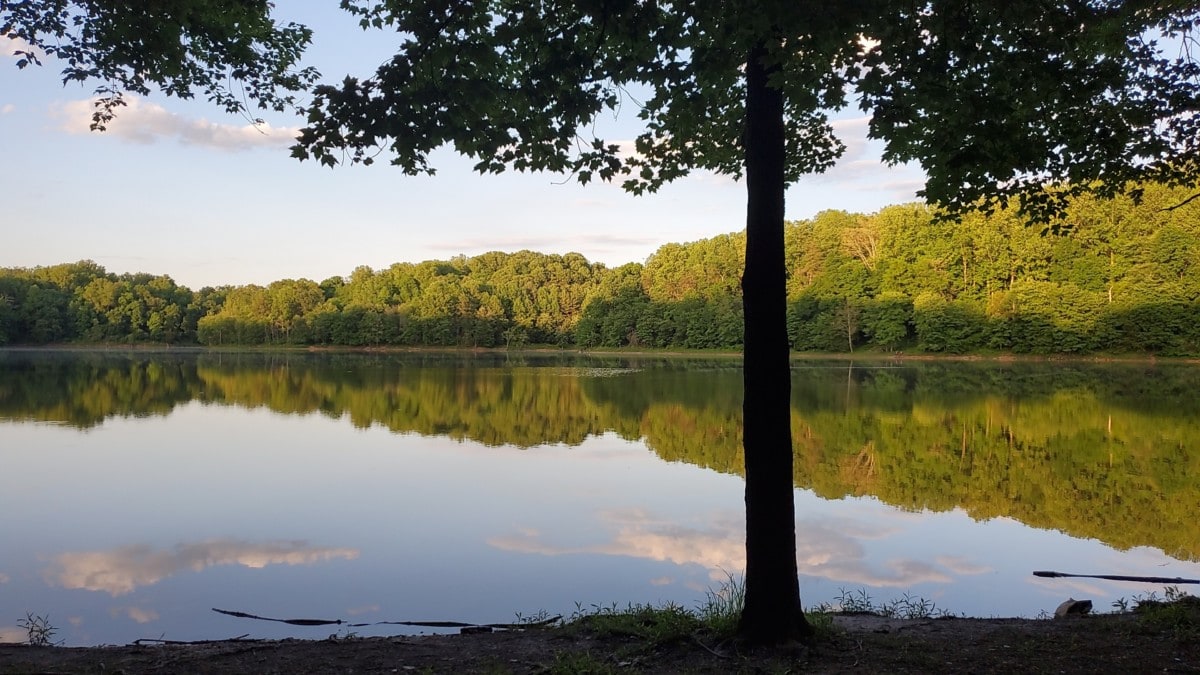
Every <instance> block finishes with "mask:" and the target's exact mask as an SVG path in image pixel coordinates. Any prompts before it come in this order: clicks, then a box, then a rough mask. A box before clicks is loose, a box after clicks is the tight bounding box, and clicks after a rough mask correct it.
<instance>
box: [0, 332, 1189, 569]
mask: <svg viewBox="0 0 1200 675" xmlns="http://www.w3.org/2000/svg"><path fill="white" fill-rule="evenodd" d="M547 360H548V359H542V360H540V361H526V360H524V359H523V358H522V357H514V358H513V359H511V360H507V361H505V360H496V361H493V362H487V361H486V359H479V358H472V359H464V360H456V359H454V358H453V357H431V356H427V357H424V358H418V359H413V358H408V359H399V358H395V357H388V356H360V355H340V354H329V355H308V354H244V353H234V354H229V353H221V352H217V353H212V354H177V355H174V356H172V355H169V354H155V355H147V354H143V353H139V352H121V353H118V354H116V355H114V354H112V353H95V352H91V353H85V354H57V353H56V354H43V355H36V357H30V356H29V355H25V356H14V355H12V354H10V355H8V357H7V358H6V357H5V356H4V355H2V354H0V420H40V421H49V422H56V423H61V424H68V425H71V426H74V427H77V428H85V429H86V428H92V427H95V426H97V425H99V424H102V423H104V421H105V420H107V419H110V418H112V417H121V416H146V415H166V414H168V413H170V412H171V411H172V410H173V409H175V407H176V406H179V405H182V404H185V403H187V402H188V401H200V402H202V403H204V404H206V405H233V406H239V407H247V408H258V407H262V408H266V409H269V410H272V411H274V412H278V413H285V414H297V413H299V414H322V415H327V416H329V417H332V418H337V419H342V418H346V419H349V420H350V421H352V422H353V423H354V424H355V425H356V426H359V427H364V428H365V427H369V426H373V425H378V426H381V427H385V428H387V429H389V430H391V431H394V432H397V433H418V434H422V435H429V436H435V435H436V436H448V437H451V438H456V439H469V440H472V441H476V442H480V443H484V444H487V445H491V446H500V445H507V446H516V447H533V446H539V445H547V444H562V443H565V444H571V445H574V444H578V443H582V442H583V441H584V440H585V439H587V438H588V437H592V436H596V435H600V434H604V433H616V434H618V435H619V436H621V437H623V438H626V439H629V440H636V441H643V442H645V444H646V445H647V447H649V448H650V449H651V450H653V451H654V452H655V453H657V454H658V455H659V456H660V457H662V458H663V459H665V460H667V461H682V462H687V463H690V464H695V465H699V466H703V467H707V468H710V469H714V470H717V471H721V472H725V473H732V474H741V473H742V472H743V470H744V466H743V461H742V457H743V453H742V439H741V428H742V425H741V371H740V369H739V368H737V367H736V366H735V365H734V364H732V363H729V364H721V363H713V362H701V361H694V360H682V359H680V360H668V361H658V360H652V359H641V360H620V361H615V360H607V361H606V360H598V359H588V360H583V359H582V358H577V359H570V358H569V357H563V358H562V359H561V360H551V361H550V362H549V363H547V362H546V361H547ZM525 365H529V366H538V367H525ZM1197 392H1200V369H1197V368H1194V367H1188V366H1173V365H1158V366H1155V365H1149V364H1108V365H1105V366H1102V367H1098V366H1092V365H1088V364H1074V365H1072V364H1059V365H1057V366H1055V367H1054V368H1052V369H1048V368H1045V367H1044V366H1042V365H1040V364H1029V363H1015V364H980V363H975V364H972V363H921V364H916V365H910V366H905V367H890V366H876V367H867V368H863V367H856V366H851V365H848V364H842V365H838V366H835V367H828V366H823V365H821V364H814V365H813V367H807V368H804V369H797V370H796V371H795V372H794V376H793V392H792V419H793V438H794V451H795V466H794V472H795V475H794V483H795V485H796V486H797V487H800V488H804V489H810V490H812V491H814V492H815V493H816V494H817V495H820V496H822V497H825V498H829V499H838V498H842V497H845V496H851V495H854V496H861V495H870V496H874V497H876V498H878V499H880V500H882V501H884V502H886V503H888V504H892V505H895V506H898V507H900V508H904V509H912V510H915V511H920V510H925V509H929V510H934V511H946V510H952V509H963V510H964V511H965V512H966V513H968V514H969V515H970V516H971V517H973V518H976V519H989V518H997V517H1009V518H1014V519H1017V520H1019V521H1021V522H1023V523H1026V524H1028V525H1031V526H1034V527H1039V528H1050V529H1057V530H1061V531H1063V532H1067V533H1069V534H1071V535H1072V536H1076V537H1091V538H1096V539H1099V540H1101V541H1104V542H1106V543H1108V544H1110V545H1113V546H1116V547H1118V548H1128V547H1132V546H1154V547H1156V548H1159V549H1161V550H1163V551H1165V552H1166V553H1168V554H1169V555H1172V556H1174V557H1178V558H1181V559H1187V560H1197V559H1200V537H1197V523H1200V484H1198V483H1197V482H1196V481H1195V480H1194V479H1193V478H1192V477H1194V476H1195V475H1196V474H1197V472H1198V471H1200V453H1197V452H1195V448H1196V447H1197V445H1200V419H1197V417H1196V416H1195V414H1194V411H1195V410H1196V408H1197V405H1198V402H1197V399H1198V398H1200V394H1198V393H1197Z"/></svg>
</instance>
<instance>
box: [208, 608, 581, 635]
mask: <svg viewBox="0 0 1200 675" xmlns="http://www.w3.org/2000/svg"><path fill="white" fill-rule="evenodd" d="M212 611H214V612H218V613H220V614H226V615H228V616H236V617H238V618H239V619H257V620H259V621H275V622H277V623H286V624H290V625H292V626H346V627H347V628H362V627H364V626H420V627H422V628H496V629H500V630H520V629H522V628H543V627H545V626H549V625H550V624H553V623H557V622H558V621H560V620H562V615H561V614H559V615H557V616H552V617H550V618H548V619H544V620H542V621H529V622H524V623H465V622H462V621H374V622H368V623H349V622H347V621H343V620H341V619H272V618H271V617H266V616H258V615H256V614H247V613H246V612H235V611H232V610H228V609H217V608H216V607H213V608H212Z"/></svg>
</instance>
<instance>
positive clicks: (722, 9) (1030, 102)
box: [293, 0, 1200, 215]
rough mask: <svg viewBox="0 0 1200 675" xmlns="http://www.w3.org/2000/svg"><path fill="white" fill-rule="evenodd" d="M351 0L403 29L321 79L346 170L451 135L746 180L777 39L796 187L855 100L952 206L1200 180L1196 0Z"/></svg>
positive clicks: (566, 162)
mask: <svg viewBox="0 0 1200 675" xmlns="http://www.w3.org/2000/svg"><path fill="white" fill-rule="evenodd" d="M342 6H343V7H344V8H345V9H347V10H349V11H350V12H352V13H354V14H355V15H357V16H358V17H359V20H360V23H361V25H362V26H363V28H376V29H390V30H395V31H396V32H397V33H398V34H399V36H400V37H401V40H402V41H401V44H400V47H399V49H398V50H397V53H396V54H395V56H393V57H392V58H391V59H389V60H388V61H387V62H385V63H383V64H382V65H380V66H379V67H378V69H377V70H376V71H375V73H374V74H373V75H371V76H369V77H365V78H357V77H347V78H346V79H345V80H344V81H343V82H342V83H340V84H339V85H332V86H331V85H326V86H320V87H318V88H317V89H316V90H315V98H314V100H313V101H312V104H311V105H310V106H309V107H308V122H309V125H308V127H307V128H306V129H305V130H304V131H303V133H302V135H301V136H300V139H299V143H298V144H297V145H296V146H295V148H294V149H293V153H294V154H295V155H296V156H297V157H299V158H301V159H305V158H315V159H316V160H318V161H320V162H323V163H325V164H329V165H333V164H336V163H338V162H341V161H348V162H363V163H370V162H371V161H372V160H373V158H374V157H375V156H377V155H378V154H379V153H381V152H384V151H389V154H390V155H391V157H392V159H391V161H392V163H393V164H395V165H397V166H399V167H400V168H402V169H403V170H404V171H405V172H407V173H411V174H416V173H432V172H433V171H434V169H433V167H432V166H430V164H429V156H430V153H431V152H432V151H433V150H435V149H437V148H439V147H442V146H447V145H448V146H452V147H453V148H454V149H455V150H456V151H457V152H459V153H461V154H464V155H467V156H470V157H473V158H475V159H476V161H477V164H476V169H477V170H479V171H481V172H498V171H502V170H504V169H505V168H509V167H511V168H514V169H517V170H522V171H525V170H528V171H554V172H568V173H573V174H575V176H576V177H577V178H578V180H580V181H581V182H587V181H589V180H591V179H593V178H597V177H598V178H601V179H605V180H620V181H622V182H623V185H624V186H625V187H626V188H627V189H629V190H631V191H633V192H637V193H640V192H643V191H653V190H656V189H657V188H659V187H660V186H661V185H663V184H664V183H666V182H668V181H671V180H674V179H676V178H679V177H681V176H683V175H685V174H686V173H688V171H689V170H692V169H707V170H711V171H715V172H717V173H721V174H727V175H731V176H735V177H736V176H740V175H741V174H742V171H743V161H744V147H743V139H742V133H743V128H744V127H743V124H744V119H745V95H744V94H745V81H744V77H743V65H744V63H745V61H746V58H747V55H748V54H749V53H751V50H752V48H754V47H756V46H759V45H765V46H766V50H767V51H766V57H765V58H766V61H767V63H766V65H767V67H768V71H772V70H774V75H773V79H772V82H771V84H772V85H773V86H775V87H777V88H779V89H780V90H782V92H783V93H784V97H785V101H786V103H785V105H786V110H785V118H786V125H787V178H788V180H789V181H795V180H796V179H798V178H799V177H800V176H801V175H804V174H808V173H813V172H820V171H823V170H824V169H826V168H828V167H829V166H831V165H832V164H833V163H834V162H835V161H836V159H837V158H838V156H839V155H840V154H841V152H842V151H843V149H844V148H843V145H842V144H841V143H840V141H839V140H838V139H837V138H836V137H835V136H834V134H833V130H832V128H831V126H830V124H829V119H828V114H829V113H830V112H832V111H837V110H841V109H844V108H847V107H848V106H849V105H850V103H851V94H852V92H857V96H858V105H859V107H860V108H861V109H862V110H863V111H865V112H867V113H870V114H871V116H872V117H871V134H872V136H873V137H875V138H881V139H883V140H884V141H885V143H886V145H885V152H884V157H885V159H886V160H888V161H891V162H906V161H916V162H919V163H920V165H921V166H922V168H924V170H925V172H926V173H927V175H928V177H929V179H928V183H927V186H926V189H925V193H924V194H925V196H926V197H927V198H929V199H931V200H934V201H937V202H939V203H941V204H944V205H948V206H950V207H952V208H964V207H967V206H971V205H978V204H979V203H983V204H984V205H985V206H989V207H990V206H994V205H997V204H1003V203H1006V202H1007V201H1008V200H1009V199H1010V198H1012V197H1016V198H1018V200H1019V202H1020V204H1021V206H1022V207H1023V208H1024V209H1025V210H1026V211H1028V212H1031V213H1032V214H1033V215H1046V214H1048V213H1054V212H1056V210H1061V207H1062V205H1063V204H1064V203H1065V199H1066V198H1067V196H1069V194H1071V193H1074V192H1078V191H1081V190H1083V189H1092V190H1096V189H1099V190H1100V191H1102V192H1108V193H1114V192H1117V191H1120V190H1122V189H1124V188H1125V186H1126V183H1127V182H1128V181H1132V180H1138V179H1151V180H1158V181H1162V182H1166V183H1168V184H1173V185H1177V184H1187V183H1190V182H1194V181H1195V180H1196V178H1197V176H1198V175H1200V173H1198V165H1200V160H1198V157H1197V145H1198V143H1200V140H1198V139H1200V128H1198V125H1200V120H1198V118H1197V116H1196V111H1197V108H1198V106H1200V66H1198V65H1197V63H1196V60H1195V58H1194V52H1193V51H1192V50H1193V49H1194V48H1195V47H1196V37H1195V33H1194V31H1195V28H1196V24H1197V19H1198V10H1197V8H1196V6H1195V5H1194V3H1190V2H1181V1H1174V2H1169V1H1168V2H1152V1H1146V0H1131V1H1120V0H1094V1H1092V2H1085V1H1082V0H1062V1H1059V2H1045V1H1043V0H988V1H983V2H979V1H972V2H966V1H963V0H951V1H934V2H924V3H917V4H912V3H909V2H894V1H891V0H876V1H869V0H866V1H860V2H850V3H821V4H820V6H816V5H815V4H813V3H806V2H795V1H794V0H770V1H767V2H753V3H738V2H722V3H696V2H670V1H665V0H664V1H657V2H655V1H644V0H581V1H566V0H561V1H554V0H551V1H539V0H492V1H490V2H459V1H456V0H423V1H412V2H408V1H406V2H368V1H365V0H343V2H342ZM627 107H633V108H634V109H635V110H636V115H637V117H638V118H639V119H640V120H641V121H642V123H643V125H644V126H643V130H642V132H641V133H640V135H638V136H637V138H636V141H635V143H634V147H633V148H629V147H628V145H627V144H622V143H618V142H614V141H613V140H612V139H606V138H603V137H601V135H600V134H599V133H598V132H597V130H596V123H597V121H598V120H600V119H603V117H604V116H606V115H614V114H618V113H620V112H621V111H622V110H623V109H624V108H627ZM1094 181H1100V183H1099V184H1096V183H1093V182H1094ZM1050 188H1053V189H1050Z"/></svg>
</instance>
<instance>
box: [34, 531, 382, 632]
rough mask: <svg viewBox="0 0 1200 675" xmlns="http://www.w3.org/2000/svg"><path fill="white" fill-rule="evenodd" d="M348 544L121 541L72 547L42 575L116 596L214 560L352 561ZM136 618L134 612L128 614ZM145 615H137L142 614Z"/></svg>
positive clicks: (257, 564) (258, 563)
mask: <svg viewBox="0 0 1200 675" xmlns="http://www.w3.org/2000/svg"><path fill="white" fill-rule="evenodd" d="M358 553H359V552H358V551H357V550H355V549H350V548H327V547H317V546H310V545H309V544H308V543H307V542H304V541H284V542H263V543H254V542H247V541H236V540H229V539H224V540H220V539H219V540H211V541H202V542H195V543H190V544H186V543H185V544H178V545H176V546H175V547H174V548H172V549H168V550H161V549H160V550H155V549H153V548H151V547H149V546H145V545H132V546H123V547H120V548H116V549H112V550H108V551H77V552H69V553H61V554H59V555H57V556H55V558H54V561H53V563H52V565H51V566H50V568H49V569H47V570H46V572H45V573H44V575H43V577H44V578H45V580H46V582H47V583H49V584H52V585H57V586H61V587H62V588H68V589H72V588H78V589H84V590H89V591H103V592H105V593H108V594H110V595H112V596H113V597H116V596H118V595H124V594H126V593H130V592H132V591H133V590H134V589H136V588H137V587H139V586H150V585H152V584H156V583H158V582H160V581H162V580H163V579H165V578H167V577H170V576H172V575H174V574H177V573H179V572H182V571H187V570H190V571H192V572H203V571H204V570H205V569H206V568H209V567H214V566H217V565H241V566H242V567H249V568H251V569H261V568H263V567H266V566H267V565H311V564H313V563H318V562H324V561H328V560H332V559H335V558H340V559H343V560H354V559H355V558H357V557H358ZM130 616H131V617H132V618H134V620H136V621H138V623H145V621H144V620H139V617H136V616H133V615H132V614H131V615H130ZM144 617H145V614H143V615H142V617H140V618H144Z"/></svg>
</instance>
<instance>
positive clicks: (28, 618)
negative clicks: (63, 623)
mask: <svg viewBox="0 0 1200 675" xmlns="http://www.w3.org/2000/svg"><path fill="white" fill-rule="evenodd" d="M17 626H18V627H19V628H22V629H24V630H25V635H26V638H25V639H26V640H27V641H28V642H29V644H30V645H33V646H34V647H53V646H55V645H60V644H62V641H61V640H59V641H58V642H55V641H54V634H55V633H57V632H58V629H57V628H55V627H54V625H53V624H51V623H50V617H49V616H41V615H40V614H33V613H32V612H25V618H24V619H18V620H17Z"/></svg>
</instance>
